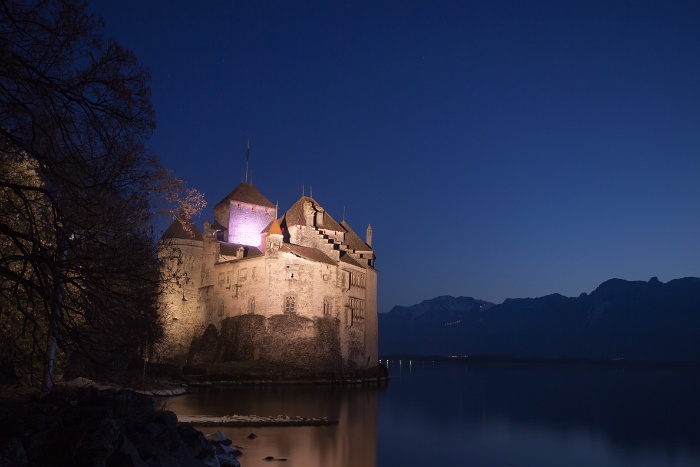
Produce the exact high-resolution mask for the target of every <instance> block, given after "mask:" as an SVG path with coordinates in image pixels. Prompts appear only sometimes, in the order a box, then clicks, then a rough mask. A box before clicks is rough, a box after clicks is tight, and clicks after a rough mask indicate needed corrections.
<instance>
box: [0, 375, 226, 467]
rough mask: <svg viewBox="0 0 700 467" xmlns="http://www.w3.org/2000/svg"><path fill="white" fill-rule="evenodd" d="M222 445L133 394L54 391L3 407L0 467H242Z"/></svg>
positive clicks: (14, 400) (1, 403) (10, 401)
mask: <svg viewBox="0 0 700 467" xmlns="http://www.w3.org/2000/svg"><path fill="white" fill-rule="evenodd" d="M221 444H222V443H221V442H220V440H219V439H218V438H217V439H216V440H208V439H207V438H205V436H204V435H203V434H202V433H201V432H200V431H198V430H196V429H195V428H193V427H192V426H191V425H189V424H178V420H177V416H176V415H175V414H174V413H173V412H170V411H166V410H157V409H156V408H155V407H154V399H153V398H152V397H151V396H148V395H145V394H140V393H137V392H134V391H130V390H115V389H103V390H100V389H97V388H94V387H87V388H80V389H64V390H61V389H59V390H57V391H55V392H54V393H51V394H49V395H47V396H46V397H44V398H42V399H40V400H33V401H32V400H18V399H17V398H12V399H4V400H2V401H0V467H5V466H13V467H15V466H41V467H44V466H46V467H51V466H57V467H58V466H68V465H91V466H92V465H103V466H144V467H146V466H166V465H167V466H172V467H178V466H183V467H184V466H187V467H203V466H218V465H234V466H235V465H239V463H238V461H237V460H236V459H235V455H234V454H235V452H234V451H233V450H231V449H227V448H226V446H222V445H221ZM224 444H225V443H224ZM229 444H230V443H229Z"/></svg>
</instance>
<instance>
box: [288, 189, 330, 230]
mask: <svg viewBox="0 0 700 467" xmlns="http://www.w3.org/2000/svg"><path fill="white" fill-rule="evenodd" d="M307 201H308V202H310V203H311V204H312V205H313V206H314V208H315V209H317V210H319V211H323V225H322V226H320V228H323V229H326V230H337V231H339V232H342V231H343V230H344V229H343V228H342V227H341V226H340V224H338V223H337V222H336V221H335V220H334V219H333V218H332V217H331V215H330V214H328V211H326V210H325V209H324V208H323V206H321V205H320V204H318V201H316V200H315V199H313V198H312V197H310V196H302V197H301V198H299V200H298V201H297V202H296V203H294V205H292V207H291V208H289V210H288V211H287V212H286V213H285V214H284V216H283V219H284V222H285V224H286V225H287V226H290V225H307V223H306V216H305V215H304V203H306V202H307Z"/></svg>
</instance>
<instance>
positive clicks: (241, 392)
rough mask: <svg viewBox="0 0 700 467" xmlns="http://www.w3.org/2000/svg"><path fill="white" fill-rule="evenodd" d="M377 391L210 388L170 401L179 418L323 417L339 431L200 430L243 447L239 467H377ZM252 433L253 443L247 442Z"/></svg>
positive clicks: (314, 387) (313, 387)
mask: <svg viewBox="0 0 700 467" xmlns="http://www.w3.org/2000/svg"><path fill="white" fill-rule="evenodd" d="M379 390H380V389H379V388H378V387H377V386H325V385H300V386H288V385H280V386H246V387H230V388H225V389H220V388H210V389H206V390H200V391H197V392H195V393H193V394H189V395H187V396H183V397H179V398H175V399H172V400H169V401H168V402H169V406H168V409H169V410H173V411H174V412H175V413H178V414H182V415H231V414H238V415H251V414H252V415H263V416H265V415H268V416H274V415H289V416H302V417H328V418H329V419H333V420H338V425H334V426H318V427H255V428H250V427H248V428H232V427H225V428H222V427H215V426H212V427H202V428H201V430H202V431H204V432H205V433H207V432H212V431H216V430H222V431H224V432H226V433H227V434H228V435H229V436H231V438H232V439H233V440H234V443H235V444H238V445H241V446H243V448H244V449H243V451H244V453H245V454H244V456H243V457H241V459H240V461H241V464H242V465H243V466H244V467H257V466H269V462H267V461H264V460H263V458H265V457H267V456H273V457H275V458H286V459H287V461H286V462H285V464H284V465H286V466H289V467H294V466H300V467H301V466H304V467H308V466H328V467H346V466H369V467H373V466H375V465H376V454H377V444H376V442H377V394H378V391H379ZM251 432H253V433H255V434H256V435H257V436H258V437H257V438H256V439H254V440H249V439H248V438H247V435H248V434H250V433H251Z"/></svg>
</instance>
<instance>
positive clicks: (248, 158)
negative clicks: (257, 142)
mask: <svg viewBox="0 0 700 467" xmlns="http://www.w3.org/2000/svg"><path fill="white" fill-rule="evenodd" d="M249 160H250V138H248V142H247V143H246V146H245V182H246V183H248V161H249Z"/></svg>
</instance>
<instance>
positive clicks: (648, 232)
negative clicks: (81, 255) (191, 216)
mask: <svg viewBox="0 0 700 467" xmlns="http://www.w3.org/2000/svg"><path fill="white" fill-rule="evenodd" d="M89 9H90V11H93V12H95V13H98V14H100V15H102V16H103V17H104V19H105V23H106V28H105V32H106V35H107V36H110V37H113V38H115V39H116V40H117V41H118V42H120V43H121V44H123V45H124V46H126V47H128V48H130V49H132V50H133V51H134V52H135V53H136V55H137V56H138V58H139V59H140V60H141V62H142V63H143V64H144V65H145V66H146V67H148V68H149V69H150V70H151V72H152V92H153V102H154V105H155V108H156V112H157V125H158V127H157V129H156V131H155V133H154V135H153V137H152V139H151V140H150V146H151V147H152V149H153V150H154V151H155V152H156V153H157V154H158V155H159V156H160V158H161V161H162V163H163V165H165V166H167V167H170V168H171V169H173V170H174V172H175V173H176V174H177V175H178V176H179V177H180V178H183V179H184V180H186V181H187V182H188V184H189V185H190V186H192V187H195V188H197V189H199V190H200V191H202V192H204V193H205V195H206V199H207V202H208V203H209V205H208V206H207V208H205V211H204V213H203V215H202V216H201V217H200V218H198V219H196V221H197V224H198V226H199V227H200V228H201V226H202V224H203V222H204V220H205V219H210V220H211V219H212V218H213V210H212V209H213V206H214V204H216V203H217V202H219V201H220V200H221V199H222V198H224V197H225V196H226V195H227V194H228V193H229V192H230V191H231V190H233V188H235V187H236V186H237V185H238V184H239V183H240V182H241V177H242V174H243V170H244V167H245V147H246V140H247V139H248V138H250V148H251V149H250V155H251V157H250V168H251V170H252V182H253V184H254V185H255V186H256V187H257V188H258V189H259V190H260V191H261V192H262V193H263V194H265V195H266V196H267V197H268V198H269V199H270V200H271V201H272V202H273V203H274V202H279V204H280V209H281V211H286V210H287V209H288V208H289V207H290V206H291V205H292V204H293V203H294V202H295V201H296V200H297V199H298V198H299V197H300V196H301V194H302V186H305V192H306V194H307V195H308V194H309V192H310V190H311V189H313V197H314V198H315V199H316V200H317V201H318V202H319V203H320V204H321V205H322V206H323V207H325V208H326V210H327V211H328V213H329V214H330V215H331V216H332V217H334V218H335V219H336V220H337V221H340V220H342V217H343V208H344V207H345V212H346V214H345V220H346V221H347V222H348V223H349V224H350V225H351V226H352V227H353V229H354V230H355V231H356V232H357V233H358V234H359V235H360V237H362V238H364V236H365V229H366V227H367V224H370V223H371V224H372V229H373V246H374V249H375V252H376V254H377V262H376V265H377V268H378V270H379V292H378V294H379V297H378V299H379V311H380V312H386V311H389V309H390V308H391V307H392V306H394V305H411V304H414V303H417V302H420V301H421V300H424V299H429V298H433V297H436V296H438V295H455V296H459V295H466V296H472V297H475V298H480V299H484V300H489V301H493V302H496V303H500V302H501V301H503V300H504V299H505V298H509V297H537V296H542V295H547V294H550V293H561V294H563V295H566V296H578V295H579V294H580V293H582V292H590V291H592V290H593V289H595V287H597V286H598V285H599V284H600V283H601V282H603V281H605V280H607V279H610V278H613V277H617V278H621V279H627V280H648V279H649V278H651V277H652V276H658V278H659V279H660V280H661V281H663V282H666V281H668V280H671V279H675V278H679V277H685V276H700V2H697V1H696V0H691V1H687V2H684V1H655V2H649V1H639V0H633V1H616V2H612V1H609V2H599V1H592V0H587V1H580V2H574V1H527V2H525V1H492V0H488V1H487V0H484V1H478V2H477V1H454V2H433V1H424V2H416V1H394V2H391V1H368V2H364V1H318V2H306V1H304V2H302V1H282V0H280V1H258V0H254V1H253V0H251V1H232V0H226V1H216V2H215V1H202V2H198V1H192V0H187V1H179V0H177V1H176V0H158V1H156V0H147V1H144V0H133V1H114V0H101V1H94V2H91V5H90V7H89Z"/></svg>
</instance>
